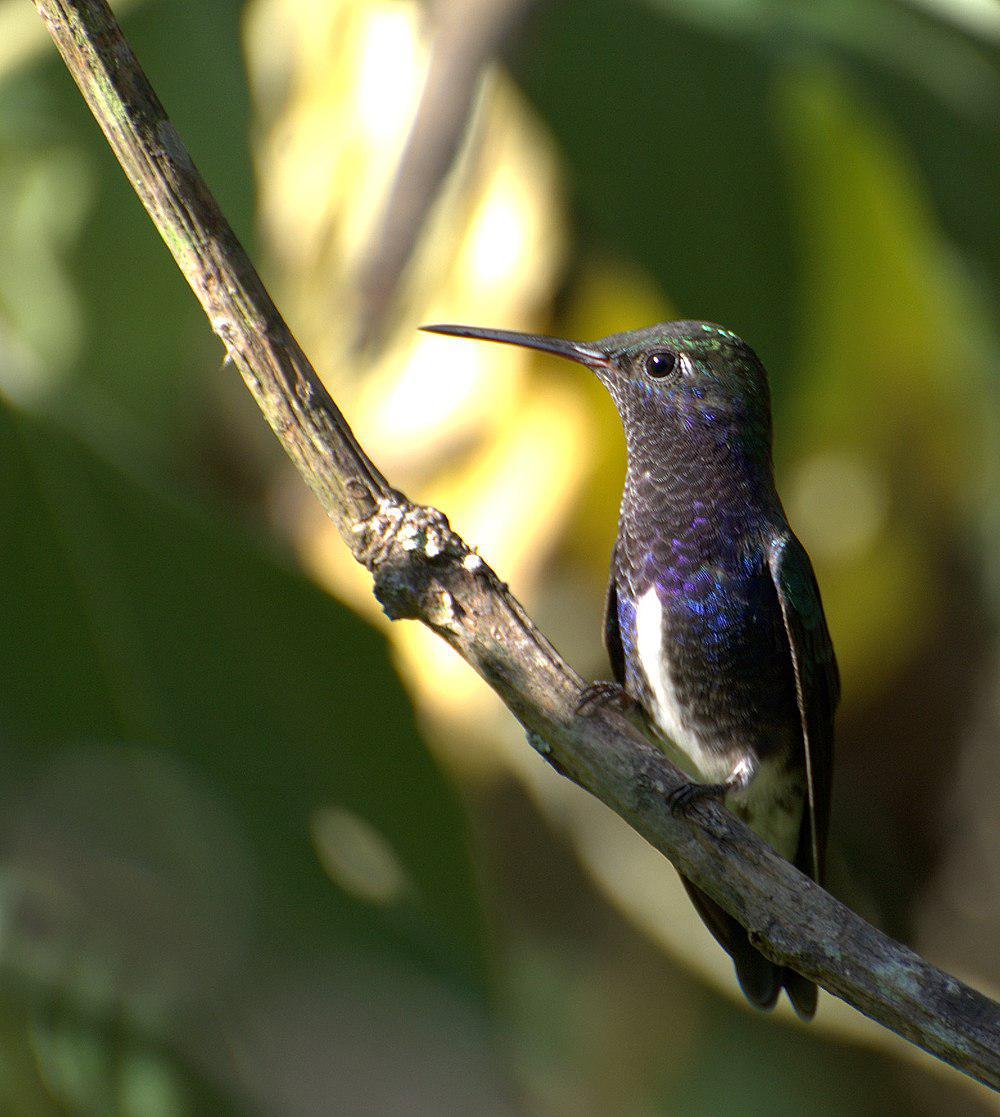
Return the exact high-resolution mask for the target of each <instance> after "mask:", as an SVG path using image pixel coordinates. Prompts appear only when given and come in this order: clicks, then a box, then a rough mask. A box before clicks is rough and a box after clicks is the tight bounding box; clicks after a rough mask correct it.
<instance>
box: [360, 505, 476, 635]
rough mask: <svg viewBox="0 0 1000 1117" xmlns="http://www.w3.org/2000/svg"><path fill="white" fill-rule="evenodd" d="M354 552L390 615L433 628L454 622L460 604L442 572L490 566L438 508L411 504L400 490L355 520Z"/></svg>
mask: <svg viewBox="0 0 1000 1117" xmlns="http://www.w3.org/2000/svg"><path fill="white" fill-rule="evenodd" d="M353 530H354V533H355V534H356V535H358V536H359V537H360V539H359V544H358V548H357V555H358V559H359V561H360V562H362V563H363V564H364V565H365V566H367V567H368V569H369V570H370V571H371V572H372V574H373V576H374V578H375V596H376V597H377V598H378V600H379V603H380V604H381V605H382V608H383V609H384V610H385V614H386V616H387V617H389V619H390V620H400V619H402V618H404V617H411V618H420V619H423V620H425V621H427V622H428V623H429V624H431V625H433V626H434V627H435V628H438V629H442V628H445V629H447V628H449V627H452V626H454V625H455V624H456V623H457V622H458V621H459V620H460V619H461V615H462V607H461V606H460V605H459V604H458V602H457V601H456V600H455V598H454V597H453V595H452V594H451V592H450V591H449V590H448V589H447V588H446V587H445V586H444V585H443V584H442V577H441V576H442V575H443V574H444V573H445V572H446V571H448V570H449V569H450V570H451V571H455V570H456V568H459V567H460V568H461V569H463V570H465V571H467V572H469V573H475V572H477V571H479V570H483V571H485V570H486V569H488V568H487V567H486V564H485V563H484V562H483V560H482V559H481V558H480V557H479V555H478V554H476V552H475V551H474V550H472V549H471V548H470V547H469V546H468V545H467V544H466V542H465V541H464V540H463V539H462V537H461V536H460V535H458V534H457V533H456V532H454V531H452V529H451V524H450V523H449V522H448V517H447V516H446V515H445V514H444V513H443V512H441V511H440V510H439V509H437V508H433V507H431V506H430V505H426V504H413V503H412V502H411V501H409V500H407V498H406V497H405V496H403V494H402V493H398V492H392V493H390V494H389V495H388V496H385V497H383V498H382V499H381V500H380V501H379V503H378V507H377V508H376V510H375V512H374V513H372V515H371V516H369V517H368V518H367V519H365V520H361V521H360V522H359V523H357V524H355V525H354V528H353Z"/></svg>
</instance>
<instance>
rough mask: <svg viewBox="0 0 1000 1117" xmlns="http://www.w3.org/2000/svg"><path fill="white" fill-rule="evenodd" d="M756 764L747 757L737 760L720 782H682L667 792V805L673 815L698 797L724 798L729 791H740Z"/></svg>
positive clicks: (696, 800) (747, 781)
mask: <svg viewBox="0 0 1000 1117" xmlns="http://www.w3.org/2000/svg"><path fill="white" fill-rule="evenodd" d="M755 771H756V765H755V764H754V763H753V762H752V761H751V760H750V759H749V758H747V757H744V758H743V759H741V760H740V761H739V763H738V764H737V765H736V767H735V768H734V769H733V771H732V773H731V774H730V776H729V777H728V778H727V779H725V780H723V782H722V783H693V782H692V783H682V784H681V785H680V787H678V788H675V789H674V790H673V791H669V792H667V795H666V800H667V806H668V807H669V808H670V813H671V814H673V815H678V814H683V813H684V811H686V810H687V808H688V807H690V806H691V804H692V803H696V802H698V800H699V799H724V798H725V797H726V796H727V795H728V794H729V793H730V791H741V790H743V788H745V787H747V786H748V785H749V783H750V781H751V780H752V779H753V777H754V772H755Z"/></svg>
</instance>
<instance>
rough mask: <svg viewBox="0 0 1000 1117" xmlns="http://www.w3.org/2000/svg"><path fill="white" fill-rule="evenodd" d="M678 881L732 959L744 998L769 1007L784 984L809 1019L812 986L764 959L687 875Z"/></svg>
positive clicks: (800, 1012)
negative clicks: (682, 884) (680, 881)
mask: <svg viewBox="0 0 1000 1117" xmlns="http://www.w3.org/2000/svg"><path fill="white" fill-rule="evenodd" d="M681 880H682V881H683V883H684V887H685V888H686V889H687V894H688V895H689V896H690V897H691V902H692V903H693V904H694V906H695V909H696V911H697V912H698V914H699V915H700V916H701V918H702V919H703V920H704V923H705V926H706V927H707V928H708V929H709V930H710V931H711V932H712V935H713V936H714V937H715V940H716V942H718V944H719V945H720V946H721V947H722V948H723V950H725V951H726V953H727V954H728V955H729V956H730V958H732V960H733V965H734V966H735V967H736V977H737V980H738V981H739V983H740V988H741V989H742V990H743V992H744V994H746V998H747V1000H748V1001H750V1003H751V1004H754V1005H756V1006H757V1007H758V1008H763V1009H768V1008H773V1007H774V1003H775V1001H777V999H778V994H779V993H780V992H781V989H782V986H784V988H785V990H786V991H787V993H788V999H789V1000H790V1001H791V1002H792V1007H793V1008H794V1009H795V1011H796V1012H797V1013H798V1015H799V1016H801V1017H802V1019H803V1020H810V1019H812V1016H813V1013H814V1012H815V1011H816V986H815V985H814V984H813V983H812V982H811V981H809V980H808V979H807V978H804V977H803V976H802V975H801V974H798V973H796V972H795V971H794V970H790V969H788V968H787V967H785V966H778V965H776V964H775V963H774V962H772V961H771V960H770V959H768V958H765V957H764V955H763V954H761V952H760V951H759V950H757V949H756V948H755V947H754V946H752V945H751V944H750V939H749V937H748V935H747V933H746V929H745V928H744V927H743V926H742V925H741V924H740V923H739V922H738V921H737V920H735V919H734V918H733V917H732V916H731V915H730V914H729V912H727V911H725V910H724V909H723V908H720V907H719V905H718V904H717V903H716V902H715V901H714V900H712V899H709V897H708V896H706V895H705V893H704V892H702V890H701V889H700V888H698V887H696V886H695V885H693V884H692V883H691V882H690V881H689V880H688V879H687V877H683V876H682V877H681Z"/></svg>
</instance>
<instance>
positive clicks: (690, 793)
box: [664, 783, 730, 815]
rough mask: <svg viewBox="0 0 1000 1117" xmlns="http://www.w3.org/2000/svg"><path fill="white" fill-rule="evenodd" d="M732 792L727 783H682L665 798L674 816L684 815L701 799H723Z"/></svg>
mask: <svg viewBox="0 0 1000 1117" xmlns="http://www.w3.org/2000/svg"><path fill="white" fill-rule="evenodd" d="M729 790H730V787H729V784H727V783H682V784H681V785H680V787H675V788H674V789H673V791H668V792H667V794H666V795H665V796H664V798H665V799H666V801H667V807H668V808H669V810H670V813H671V814H672V815H680V814H683V813H684V812H685V811H686V810H687V809H688V807H690V806H691V804H692V803H697V802H698V801H699V800H701V799H721V798H722V797H723V796H724V795H725V794H726V792H727V791H729Z"/></svg>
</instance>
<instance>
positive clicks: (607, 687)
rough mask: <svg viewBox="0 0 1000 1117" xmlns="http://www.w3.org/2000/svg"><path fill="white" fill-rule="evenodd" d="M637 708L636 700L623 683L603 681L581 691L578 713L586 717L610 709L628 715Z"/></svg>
mask: <svg viewBox="0 0 1000 1117" xmlns="http://www.w3.org/2000/svg"><path fill="white" fill-rule="evenodd" d="M635 706H636V700H635V699H634V698H633V697H632V695H631V694H629V693H628V691H627V690H626V689H625V688H624V687H623V686H622V685H621V683H613V682H611V681H610V680H607V679H601V680H599V681H598V682H596V683H588V684H587V685H586V686H585V687H584V688H583V690H581V691H580V697H579V699H578V700H577V703H576V712H577V713H578V714H582V715H583V716H584V717H587V716H589V715H590V714H593V713H596V712H597V711H598V710H602V709H608V708H610V709H612V710H618V711H620V712H621V713H627V712H628V711H629V710H632V709H633V708H634V707H635Z"/></svg>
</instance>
